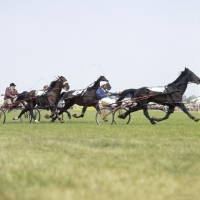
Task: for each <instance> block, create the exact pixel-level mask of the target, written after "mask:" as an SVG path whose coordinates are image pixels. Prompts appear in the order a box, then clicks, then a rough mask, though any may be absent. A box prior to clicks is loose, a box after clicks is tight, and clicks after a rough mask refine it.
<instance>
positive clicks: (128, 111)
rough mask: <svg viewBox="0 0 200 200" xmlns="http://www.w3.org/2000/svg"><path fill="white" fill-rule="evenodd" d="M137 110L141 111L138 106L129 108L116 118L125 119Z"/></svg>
mask: <svg viewBox="0 0 200 200" xmlns="http://www.w3.org/2000/svg"><path fill="white" fill-rule="evenodd" d="M138 110H141V107H140V106H138V105H137V106H134V107H131V108H129V110H127V111H126V112H125V113H123V114H121V115H118V118H121V119H125V118H126V117H127V116H128V115H129V114H130V113H132V112H136V111H138Z"/></svg>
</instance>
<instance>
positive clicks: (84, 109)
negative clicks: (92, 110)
mask: <svg viewBox="0 0 200 200" xmlns="http://www.w3.org/2000/svg"><path fill="white" fill-rule="evenodd" d="M87 107H88V106H87V105H86V106H83V108H82V113H81V114H80V115H77V114H73V115H72V116H73V117H75V118H80V117H84V114H85V111H86V110H87Z"/></svg>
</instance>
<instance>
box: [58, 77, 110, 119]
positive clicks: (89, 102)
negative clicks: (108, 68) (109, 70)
mask: <svg viewBox="0 0 200 200" xmlns="http://www.w3.org/2000/svg"><path fill="white" fill-rule="evenodd" d="M100 81H107V82H108V83H107V89H108V90H110V89H111V86H110V84H109V81H108V80H107V79H106V78H105V77H104V76H100V77H99V78H98V79H97V80H96V81H95V82H94V83H92V84H93V85H92V84H91V86H88V87H87V88H85V89H83V90H79V91H78V90H72V91H68V92H63V93H62V94H61V95H60V98H61V99H63V100H64V101H65V106H64V107H63V108H60V112H59V115H61V114H62V113H63V112H67V114H68V117H69V118H71V115H70V113H69V112H68V111H67V110H68V109H69V108H70V107H71V106H73V105H74V104H77V105H79V106H83V108H82V113H81V114H80V115H79V116H77V115H76V114H74V115H73V117H75V118H80V117H84V114H85V112H86V110H87V107H88V106H93V107H94V108H95V109H96V110H99V104H98V102H99V100H98V99H97V97H96V90H97V89H98V88H99V83H100Z"/></svg>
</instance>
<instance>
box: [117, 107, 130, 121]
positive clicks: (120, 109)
mask: <svg viewBox="0 0 200 200" xmlns="http://www.w3.org/2000/svg"><path fill="white" fill-rule="evenodd" d="M126 111H127V109H126V108H119V109H118V110H116V111H115V113H114V123H115V124H128V123H129V122H130V120H131V115H130V113H129V114H128V115H127V117H126V118H125V119H121V118H119V117H118V116H119V115H122V114H124V113H125V112H126Z"/></svg>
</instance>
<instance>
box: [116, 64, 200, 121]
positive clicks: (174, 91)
mask: <svg viewBox="0 0 200 200" xmlns="http://www.w3.org/2000/svg"><path fill="white" fill-rule="evenodd" d="M189 82H190V83H196V84H197V85H198V84H200V78H199V77H198V76H197V75H195V74H194V73H193V72H192V71H190V70H189V69H188V68H185V70H184V71H182V72H181V74H180V75H179V77H178V78H177V79H176V80H175V81H173V82H172V83H170V84H168V85H167V86H165V87H163V91H162V92H161V91H154V89H153V88H151V87H142V88H139V89H128V90H124V91H123V92H122V93H121V97H120V98H119V99H118V100H117V101H119V100H121V99H123V98H124V97H125V96H126V95H127V94H131V96H132V98H133V99H132V100H135V101H136V106H133V107H131V108H130V109H129V110H128V111H127V112H125V113H123V114H121V115H119V116H118V117H119V118H122V119H125V118H126V116H127V115H128V114H129V113H131V112H135V111H138V110H141V109H143V113H144V115H145V116H146V118H147V119H149V121H150V122H151V124H156V122H160V121H163V120H166V119H168V118H169V116H170V115H171V114H172V113H173V112H174V108H175V107H176V106H178V107H179V108H180V109H181V110H182V111H183V112H184V113H186V114H187V115H188V117H189V118H190V119H192V120H194V121H195V122H197V121H199V120H200V119H199V118H196V117H194V116H193V115H191V114H190V113H189V112H188V110H187V109H186V107H185V105H184V103H182V102H181V101H182V96H183V94H184V92H185V91H186V89H187V85H188V83H189ZM149 102H155V103H158V104H161V105H166V106H168V107H169V109H168V111H167V112H166V115H165V116H164V117H163V118H157V117H152V118H151V117H150V116H149V113H148V108H147V104H148V103H149Z"/></svg>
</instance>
